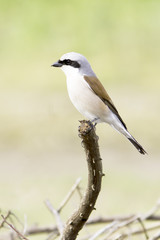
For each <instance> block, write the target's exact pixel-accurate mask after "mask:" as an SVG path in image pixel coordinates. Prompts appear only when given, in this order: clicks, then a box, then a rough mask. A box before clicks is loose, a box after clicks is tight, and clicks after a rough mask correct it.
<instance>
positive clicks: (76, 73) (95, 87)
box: [52, 52, 146, 154]
mask: <svg viewBox="0 0 160 240" xmlns="http://www.w3.org/2000/svg"><path fill="white" fill-rule="evenodd" d="M52 66H53V67H60V68H61V69H62V71H63V72H64V73H65V75H66V77H67V88H68V94H69V97H70V100H71V102H72V103H73V105H74V106H75V107H76V108H77V110H78V111H79V112H80V113H81V114H82V115H83V116H84V117H86V118H87V119H89V120H90V121H92V122H94V123H100V122H106V123H108V124H110V125H111V126H112V127H113V128H115V129H116V130H117V131H118V132H120V133H122V134H123V135H124V136H125V137H126V138H128V140H129V141H130V142H131V143H132V144H133V145H134V146H135V147H136V148H137V149H138V151H139V152H140V153H142V154H145V153H146V151H145V150H144V149H143V147H142V146H141V145H140V144H139V143H138V142H137V141H136V140H135V138H134V137H133V136H132V135H131V134H130V133H129V132H128V130H127V127H126V125H125V123H124V122H123V120H122V118H121V116H120V115H119V113H118V111H117V109H116V107H115V106H114V103H113V102H112V100H111V98H110V97H109V95H108V93H107V92H106V90H105V88H104V87H103V85H102V83H101V82H100V81H99V80H98V78H97V76H96V74H95V73H94V72H93V70H92V68H91V66H90V64H89V62H88V61H87V59H86V58H85V57H84V56H83V55H81V54H79V53H75V52H70V53H66V54H64V55H63V56H62V57H61V58H60V60H58V61H57V62H55V63H54V64H53V65H52Z"/></svg>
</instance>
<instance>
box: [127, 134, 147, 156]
mask: <svg viewBox="0 0 160 240" xmlns="http://www.w3.org/2000/svg"><path fill="white" fill-rule="evenodd" d="M128 140H129V141H130V142H131V143H132V144H133V145H134V146H135V147H136V148H137V150H138V151H139V152H140V153H141V154H146V153H147V152H146V151H145V150H144V148H143V147H142V146H141V145H140V144H139V143H138V142H137V141H136V139H135V138H134V137H132V136H131V137H128Z"/></svg>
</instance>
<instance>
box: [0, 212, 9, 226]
mask: <svg viewBox="0 0 160 240" xmlns="http://www.w3.org/2000/svg"><path fill="white" fill-rule="evenodd" d="M10 215H11V212H10V211H8V213H7V215H6V216H5V217H2V216H3V215H1V217H2V218H3V220H2V222H1V223H0V228H2V227H3V226H4V223H5V221H6V220H7V218H8V217H9V216H10Z"/></svg>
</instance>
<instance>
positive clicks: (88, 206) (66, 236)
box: [61, 120, 103, 240]
mask: <svg viewBox="0 0 160 240" xmlns="http://www.w3.org/2000/svg"><path fill="white" fill-rule="evenodd" d="M80 123H81V125H80V127H79V136H80V138H81V139H82V144H83V146H84V149H85V153H86V158H87V163H88V186H87V189H86V191H85V194H84V196H83V198H82V200H81V202H80V205H79V208H78V210H77V211H76V212H74V213H73V214H72V216H71V217H70V218H69V220H68V221H67V223H66V226H65V228H64V231H63V234H62V236H61V240H75V239H76V237H77V234H78V232H79V231H80V230H81V229H82V227H83V226H84V224H85V223H86V221H87V220H88V218H89V216H90V214H91V212H92V211H93V209H94V206H95V203H96V200H97V197H98V195H99V192H100V190H101V181H102V176H103V172H102V161H101V157H100V153H99V147H98V137H97V136H96V134H95V129H94V127H93V125H92V124H91V122H90V121H85V120H84V121H81V122H80Z"/></svg>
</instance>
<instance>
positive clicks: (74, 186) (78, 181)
mask: <svg viewBox="0 0 160 240" xmlns="http://www.w3.org/2000/svg"><path fill="white" fill-rule="evenodd" d="M80 181H81V178H78V179H77V180H76V182H75V184H74V185H73V187H72V188H71V190H70V191H69V193H68V194H67V196H66V197H65V199H64V200H63V202H62V203H61V204H60V207H59V208H58V210H57V212H59V213H60V212H61V210H62V208H63V207H64V206H65V205H66V204H67V202H68V201H69V200H70V198H71V197H72V195H73V193H74V192H75V190H76V189H77V188H78V186H79V183H80Z"/></svg>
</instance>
